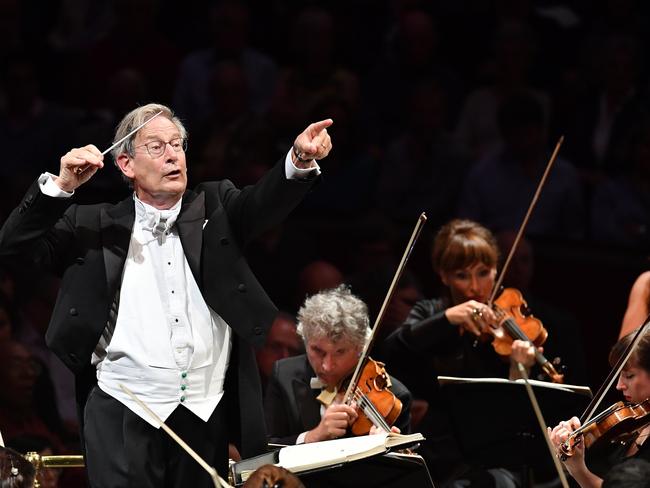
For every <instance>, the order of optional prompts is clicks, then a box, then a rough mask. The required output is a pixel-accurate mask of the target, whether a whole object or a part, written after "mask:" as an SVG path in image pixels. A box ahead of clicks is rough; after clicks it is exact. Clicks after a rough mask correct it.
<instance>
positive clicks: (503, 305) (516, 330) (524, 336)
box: [490, 288, 564, 383]
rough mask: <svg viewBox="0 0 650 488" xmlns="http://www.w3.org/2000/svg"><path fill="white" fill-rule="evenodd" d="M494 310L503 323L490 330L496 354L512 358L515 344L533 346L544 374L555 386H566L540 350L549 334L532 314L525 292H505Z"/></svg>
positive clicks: (560, 375)
mask: <svg viewBox="0 0 650 488" xmlns="http://www.w3.org/2000/svg"><path fill="white" fill-rule="evenodd" d="M492 309H493V310H494V312H495V314H496V316H497V318H498V320H499V324H498V325H497V327H496V328H492V327H490V332H491V333H492V335H493V336H494V339H493V340H492V346H493V347H494V350H495V351H496V353H497V354H499V355H500V356H505V357H508V356H510V355H511V354H512V342H513V341H514V340H517V339H519V340H521V341H526V342H532V343H533V344H534V346H535V360H536V361H537V363H538V364H539V365H540V367H541V368H542V370H543V371H544V373H546V375H547V376H548V377H549V378H550V379H551V381H552V382H554V383H563V382H564V375H562V374H560V373H558V372H557V370H556V369H555V367H554V366H553V363H551V362H550V361H549V360H548V359H546V358H545V357H544V355H543V354H542V353H541V352H539V350H538V349H537V348H538V347H539V346H541V345H542V344H544V342H545V341H546V338H547V337H548V332H547V330H546V329H545V328H544V325H543V324H542V322H541V321H540V320H539V319H537V318H535V317H534V316H533V315H532V314H531V313H530V310H529V308H528V304H527V303H526V300H524V297H523V295H522V294H521V292H520V291H519V290H517V289H516V288H505V289H504V290H503V291H502V292H501V295H499V297H498V298H496V299H495V300H494V301H493V303H492Z"/></svg>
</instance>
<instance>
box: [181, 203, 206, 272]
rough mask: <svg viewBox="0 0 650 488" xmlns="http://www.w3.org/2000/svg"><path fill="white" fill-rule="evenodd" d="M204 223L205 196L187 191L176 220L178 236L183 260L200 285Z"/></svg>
mask: <svg viewBox="0 0 650 488" xmlns="http://www.w3.org/2000/svg"><path fill="white" fill-rule="evenodd" d="M204 222H205V194H203V193H201V194H199V195H197V194H196V193H194V192H191V191H188V192H186V193H185V195H184V196H183V205H182V206H181V211H180V213H179V214H178V219H177V220H176V226H177V227H178V235H179V236H180V238H181V243H182V244H183V252H184V253H185V258H186V259H187V262H188V263H189V265H190V269H191V270H192V274H193V275H194V279H195V280H196V282H197V283H198V284H199V285H200V283H201V247H202V246H203V224H204Z"/></svg>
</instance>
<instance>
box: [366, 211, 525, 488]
mask: <svg viewBox="0 0 650 488" xmlns="http://www.w3.org/2000/svg"><path fill="white" fill-rule="evenodd" d="M498 257H499V251H498V247H497V243H496V240H495V238H494V236H493V234H492V233H491V232H490V231H489V230H488V229H486V228H485V227H483V226H482V225H480V224H478V223H476V222H474V221H471V220H452V221H451V222H449V223H447V224H446V225H444V226H443V227H442V228H441V229H440V230H439V232H438V234H437V235H436V237H435V239H434V243H433V249H432V262H433V267H434V270H435V272H436V273H437V274H438V276H439V278H440V280H441V282H442V284H443V285H445V289H444V293H443V294H442V296H440V297H437V298H433V299H424V300H420V301H418V302H417V303H416V304H415V306H414V307H413V309H412V310H411V312H410V314H409V316H408V318H407V319H406V322H405V323H404V324H403V326H402V327H401V328H399V329H397V330H396V331H395V332H393V333H392V334H391V335H390V336H389V337H388V338H387V339H386V340H385V341H384V342H383V343H382V344H381V345H378V347H380V348H381V351H380V352H381V356H380V359H382V360H385V361H386V362H387V363H388V364H390V365H391V372H393V373H395V374H396V375H397V376H398V377H400V378H402V379H403V380H404V382H405V383H406V385H407V387H408V388H409V389H410V390H411V392H412V393H413V395H414V397H415V398H418V399H422V400H425V401H426V402H428V405H429V407H428V408H429V411H428V413H427V415H426V417H425V419H424V420H423V424H422V426H421V427H419V429H418V430H421V431H422V433H423V434H424V435H425V437H426V438H427V442H426V443H425V445H424V446H423V448H424V449H423V448H421V449H420V451H419V452H420V453H421V454H422V455H423V457H425V459H426V460H427V463H428V465H429V469H430V470H431V471H432V476H433V477H434V478H435V479H436V480H437V481H438V482H440V483H442V481H443V480H445V479H446V478H448V477H449V476H454V473H452V471H453V470H454V469H455V467H456V466H457V467H458V469H461V466H460V461H461V455H460V453H459V452H457V451H456V450H455V445H456V442H455V440H454V438H453V436H452V434H451V432H450V431H449V422H448V421H447V420H446V419H447V415H448V414H447V406H445V405H443V404H442V402H441V399H440V397H439V392H438V388H437V383H436V377H437V376H439V375H448V376H461V377H501V378H511V379H514V378H518V377H519V372H518V370H517V368H516V365H515V361H519V362H521V363H522V364H524V365H525V366H526V367H528V368H530V367H531V366H532V365H533V364H534V363H535V349H534V347H533V346H531V345H530V344H529V343H527V342H523V341H514V342H513V343H512V354H511V356H510V358H509V359H505V360H504V359H502V358H501V357H500V356H498V355H497V354H496V352H495V351H494V349H493V348H492V346H491V345H490V342H489V341H483V340H482V339H481V336H482V333H483V332H484V331H485V330H487V327H489V324H490V323H492V324H493V323H495V322H496V321H497V319H496V316H495V314H494V312H493V311H492V310H491V309H490V308H489V307H488V306H487V305H486V302H487V301H488V299H489V296H490V293H491V292H492V289H493V287H494V283H495V277H496V274H497V262H498ZM404 358H408V361H407V360H405V359H404ZM398 368H399V369H398ZM449 408H453V406H449ZM477 435H480V433H477ZM481 476H485V477H487V478H497V477H501V475H500V474H499V473H497V472H490V473H482V474H481ZM506 477H509V475H508V474H506ZM492 481H494V480H492ZM489 482H490V481H489V480H486V479H482V480H476V481H474V482H473V484H472V481H469V483H470V484H469V485H468V486H485V483H489ZM488 486H489V484H488Z"/></svg>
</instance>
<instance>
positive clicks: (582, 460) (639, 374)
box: [549, 332, 650, 488]
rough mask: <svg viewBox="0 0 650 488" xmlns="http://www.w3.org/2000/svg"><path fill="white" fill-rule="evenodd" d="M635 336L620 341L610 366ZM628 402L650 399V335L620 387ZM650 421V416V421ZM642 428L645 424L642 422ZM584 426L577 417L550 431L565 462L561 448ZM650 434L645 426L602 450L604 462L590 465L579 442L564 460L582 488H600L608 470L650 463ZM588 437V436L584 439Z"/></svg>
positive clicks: (632, 359)
mask: <svg viewBox="0 0 650 488" xmlns="http://www.w3.org/2000/svg"><path fill="white" fill-rule="evenodd" d="M633 336H634V333H631V334H628V335H626V336H625V337H623V338H622V339H620V340H619V341H618V342H617V343H616V344H615V345H614V347H613V348H612V351H611V353H610V357H609V361H610V364H614V363H616V361H617V360H618V359H619V358H620V357H621V356H622V355H623V351H624V350H625V348H626V347H627V346H628V344H629V343H630V342H631V341H632V339H633ZM616 389H617V390H618V391H620V392H621V393H622V394H623V396H624V398H625V401H626V402H629V403H631V404H633V405H636V404H639V403H641V402H644V401H645V400H646V399H648V398H650V332H645V333H644V336H643V337H642V338H641V340H640V342H639V343H638V345H637V347H636V348H635V349H634V351H632V355H631V356H630V358H629V359H628V361H627V363H626V364H625V366H624V367H623V370H622V371H621V374H620V376H619V378H618V383H617V384H616ZM647 421H648V422H650V417H649V418H648V419H647ZM641 425H642V423H641ZM579 427H580V421H579V420H578V418H577V417H573V418H571V419H570V420H567V421H564V422H560V423H559V424H558V425H557V426H555V427H554V428H553V429H552V430H551V429H550V428H549V435H550V438H551V443H552V444H553V446H555V448H556V449H557V450H558V457H560V459H562V457H561V456H560V454H561V451H560V449H561V446H562V444H563V443H564V442H565V441H566V440H567V438H569V436H570V434H571V433H572V432H573V431H574V430H576V429H577V428H579ZM636 427H637V428H638V425H636ZM648 435H650V425H647V424H646V425H645V426H643V427H641V428H640V429H639V430H637V431H636V433H635V435H632V436H628V437H627V438H626V439H625V440H624V441H621V442H615V443H611V444H609V445H606V446H604V448H599V449H598V452H597V454H598V456H599V457H603V458H604V459H603V461H602V462H601V463H596V462H595V461H596V460H593V461H594V462H592V460H591V459H590V462H589V465H587V463H586V456H585V454H587V453H589V452H590V451H589V450H587V451H586V450H585V445H584V444H585V443H584V442H581V441H579V442H576V443H574V446H573V451H572V455H571V456H570V457H567V458H566V459H564V465H565V466H566V468H567V470H568V471H569V473H570V474H571V476H573V478H574V479H575V480H576V481H577V482H578V484H579V485H580V486H581V487H582V488H598V487H600V486H601V485H602V483H603V477H606V475H607V474H608V471H609V470H610V469H611V468H613V467H614V466H617V465H618V464H620V463H622V462H623V461H625V460H627V459H630V458H638V459H644V460H646V461H650V442H646V441H647V439H648ZM583 438H584V436H583Z"/></svg>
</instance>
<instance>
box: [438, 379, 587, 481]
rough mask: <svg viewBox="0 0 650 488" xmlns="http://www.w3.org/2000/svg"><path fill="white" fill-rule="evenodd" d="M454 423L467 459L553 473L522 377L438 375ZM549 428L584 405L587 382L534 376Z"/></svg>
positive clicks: (538, 397)
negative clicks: (570, 382) (555, 381)
mask: <svg viewBox="0 0 650 488" xmlns="http://www.w3.org/2000/svg"><path fill="white" fill-rule="evenodd" d="M438 382H439V384H440V394H441V397H442V400H443V401H444V402H445V405H447V406H448V414H449V418H450V421H451V428H452V432H453V433H454V436H455V437H456V440H457V442H458V445H459V448H460V450H461V453H462V455H463V457H464V458H465V459H466V461H467V463H468V464H471V465H474V466H480V467H483V468H492V467H500V468H508V469H511V470H513V471H521V472H523V473H525V474H526V476H525V477H524V478H525V479H527V478H528V475H529V474H530V472H531V471H532V472H533V473H535V474H537V475H538V476H539V475H541V476H544V475H546V476H549V475H550V476H552V473H554V472H555V468H554V466H553V460H552V458H551V455H550V453H549V451H548V447H547V445H546V442H545V440H544V436H543V435H542V431H541V427H540V425H539V422H538V420H537V417H536V416H535V412H534V410H533V407H532V405H531V402H530V399H529V397H528V393H527V392H526V385H525V384H524V383H523V380H517V381H508V380H504V379H501V378H451V377H439V378H438ZM530 383H531V385H532V387H533V391H534V393H535V396H536V398H537V401H538V403H539V406H540V409H541V411H542V415H543V416H544V420H545V421H546V424H547V425H548V426H550V427H553V426H555V425H557V424H558V423H559V422H560V421H561V420H566V419H568V418H570V417H572V416H574V415H576V416H578V415H580V413H581V412H582V411H583V410H584V409H585V407H586V406H587V404H588V403H589V400H590V398H591V391H590V390H589V389H588V388H587V387H577V386H576V387H573V386H572V385H557V384H553V383H547V382H543V381H534V380H531V381H530Z"/></svg>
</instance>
